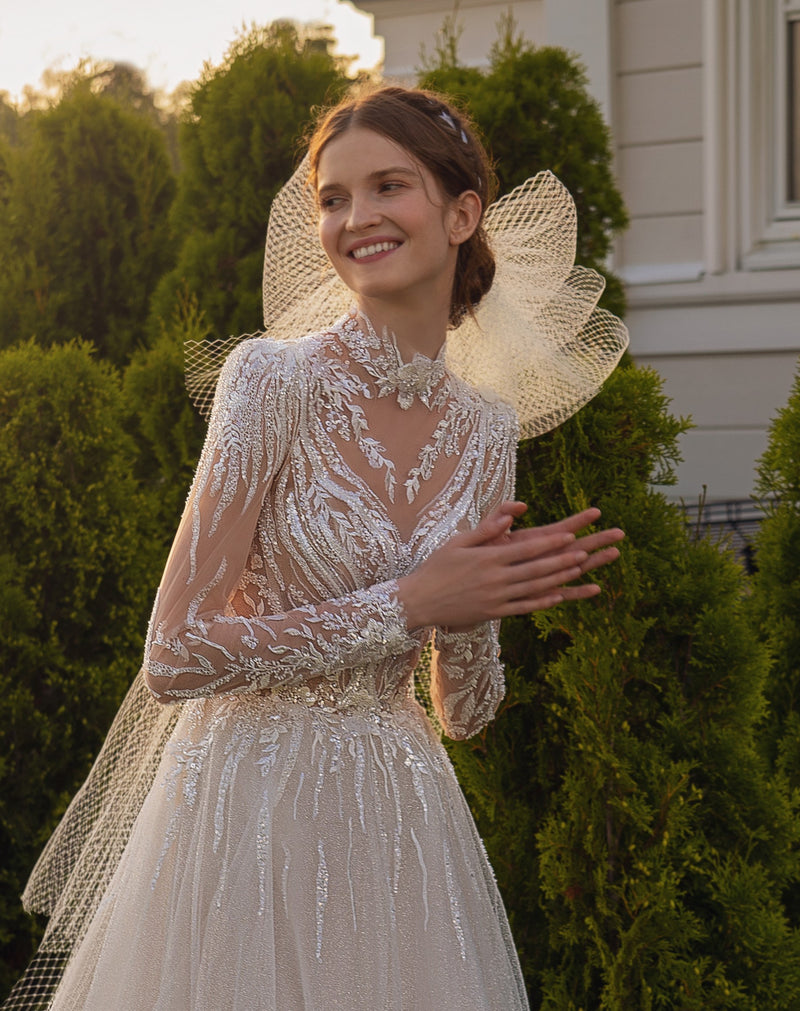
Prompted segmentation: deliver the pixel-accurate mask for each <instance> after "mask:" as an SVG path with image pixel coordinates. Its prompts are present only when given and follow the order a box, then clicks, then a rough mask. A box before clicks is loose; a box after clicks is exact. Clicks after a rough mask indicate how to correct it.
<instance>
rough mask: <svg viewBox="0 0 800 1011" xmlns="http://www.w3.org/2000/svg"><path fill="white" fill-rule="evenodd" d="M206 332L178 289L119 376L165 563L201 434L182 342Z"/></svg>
mask: <svg viewBox="0 0 800 1011" xmlns="http://www.w3.org/2000/svg"><path fill="white" fill-rule="evenodd" d="M208 336H209V332H208V326H207V324H206V322H205V317H204V315H203V313H202V310H200V308H199V307H198V304H197V298H196V297H195V296H194V295H190V294H189V293H188V292H182V293H181V294H180V296H179V301H178V303H177V305H176V307H175V311H174V313H173V316H172V319H171V320H170V321H169V324H165V325H162V328H161V333H160V335H159V337H158V338H157V340H156V341H155V343H154V344H153V346H152V347H150V348H140V349H139V350H138V351H136V352H135V354H134V356H133V358H132V359H131V362H130V365H128V368H127V369H126V370H125V375H124V378H123V403H124V407H125V412H126V417H127V425H126V427H127V430H128V431H129V432H130V433H131V434H132V435H133V437H134V438H135V440H136V443H137V446H138V454H137V460H136V469H135V473H136V475H137V477H138V478H139V481H140V483H141V485H142V487H143V488H145V489H147V490H148V492H149V494H150V497H151V499H152V505H151V515H152V519H153V523H154V532H155V537H156V539H157V542H158V543H159V544H160V545H161V546H162V549H163V551H164V560H165V561H166V552H167V550H168V548H169V545H170V543H171V541H172V538H173V536H174V534H175V530H176V528H177V526H178V521H179V520H180V518H181V513H182V511H183V504H184V500H185V498H186V493H187V491H188V489H189V485H190V483H191V480H192V476H193V474H194V469H195V466H196V464H197V458H198V456H199V455H200V450H201V448H202V445H203V439H204V438H205V433H206V425H205V421H204V420H203V419H202V418H201V416H200V414H199V413H198V412H197V410H196V409H195V408H194V406H193V405H192V403H191V401H190V400H189V396H188V394H187V392H186V385H185V381H184V359H183V345H184V342H185V341H187V340H196V341H201V340H203V339H204V338H206V337H208Z"/></svg>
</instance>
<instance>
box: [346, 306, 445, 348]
mask: <svg viewBox="0 0 800 1011" xmlns="http://www.w3.org/2000/svg"><path fill="white" fill-rule="evenodd" d="M358 307H359V309H360V310H361V311H362V312H363V313H364V315H365V316H366V317H367V318H368V319H369V321H370V323H372V325H373V327H374V328H375V330H376V331H377V332H378V333H380V332H381V331H382V330H383V328H384V327H386V329H387V330H388V331H389V332H390V333H391V334H393V335H394V339H395V343H396V344H397V350H398V351H399V352H400V355H401V357H402V359H403V361H411V359H412V358H413V357H414V355H415V354H422V355H425V356H426V357H428V358H435V357H436V356H437V355H438V353H439V351H440V349H441V347H442V345H443V344H444V341H445V338H446V336H447V323H448V315H449V313H448V311H447V310H445V311H439V312H436V311H435V310H434V311H431V310H430V309H426V310H425V311H422V310H421V309H415V308H412V307H409V306H406V305H402V306H397V307H393V306H388V307H387V306H386V305H384V304H382V303H378V302H376V301H373V300H371V299H368V298H360V299H359V300H358Z"/></svg>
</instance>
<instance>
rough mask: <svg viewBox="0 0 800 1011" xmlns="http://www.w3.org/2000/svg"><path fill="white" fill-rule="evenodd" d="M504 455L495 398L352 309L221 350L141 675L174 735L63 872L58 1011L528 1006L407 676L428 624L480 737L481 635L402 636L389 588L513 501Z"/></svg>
mask: <svg viewBox="0 0 800 1011" xmlns="http://www.w3.org/2000/svg"><path fill="white" fill-rule="evenodd" d="M516 443H517V427H516V419H515V415H514V411H513V409H512V408H510V407H509V406H507V405H506V404H504V403H502V402H499V401H492V400H491V399H487V397H486V396H484V395H481V394H479V393H478V392H476V391H475V390H474V389H472V388H471V387H470V386H468V385H467V384H466V383H464V382H463V381H462V380H460V379H458V378H457V377H456V376H455V375H453V374H452V373H451V372H450V371H449V370H448V369H447V368H446V367H445V365H444V358H443V357H440V358H438V359H436V360H430V359H427V358H424V357H423V356H417V357H415V358H414V360H413V361H412V362H409V363H403V362H402V360H401V358H400V356H399V353H398V352H397V349H396V346H395V344H394V342H393V340H392V338H391V337H390V336H387V335H385V334H377V333H375V331H374V330H373V329H372V328H371V326H370V325H369V322H368V320H366V319H365V318H364V317H363V316H361V315H359V314H357V313H355V312H351V313H350V314H348V315H347V316H346V317H344V318H343V319H342V320H340V321H339V322H338V323H337V324H335V325H334V326H333V327H332V328H331V329H330V330H328V331H326V332H324V333H320V334H316V335H310V336H308V337H305V338H302V339H299V340H294V341H291V342H281V341H276V340H272V339H263V338H253V339H249V340H245V341H243V342H242V343H241V344H240V345H239V346H238V347H237V348H236V349H235V350H234V351H233V353H232V354H231V355H230V357H229V358H228V361H227V362H226V365H225V367H224V370H223V373H222V376H221V379H220V382H219V385H218V390H217V395H216V399H215V405H214V409H213V412H212V418H211V422H210V426H209V432H208V438H207V441H206V444H205V447H204V450H203V453H202V456H201V459H200V463H199V465H198V469H197V473H196V476H195V480H194V484H193V486H192V489H191V492H190V494H189V499H188V502H187V506H186V511H185V514H184V517H183V520H182V522H181V525H180V527H179V530H178V533H177V536H176V539H175V543H174V545H173V549H172V552H171V554H170V558H169V560H168V563H167V567H166V570H165V574H164V578H163V580H162V583H161V586H160V588H159V591H158V595H157V598H156V602H155V606H154V611H153V616H152V620H151V624H150V629H149V632H148V639H147V645H146V653H145V664H144V668H143V671H142V674H141V675H140V684H139V685H138V687H137V688H135V689H134V694H135V697H136V698H137V699H138V703H137V704H138V705H140V706H152V707H156V708H160V711H163V712H164V713H165V714H168V715H167V716H166V717H165V720H167V719H168V720H169V723H168V724H167V723H166V722H165V724H164V726H165V730H164V737H165V738H166V744H165V746H164V747H163V751H162V753H161V755H160V758H158V757H156V758H154V759H153V771H152V772H151V773H150V775H149V778H148V785H149V783H152V785H149V789H148V792H146V796H144V799H143V802H142V803H141V804H138V802H137V804H138V808H137V809H138V814H137V816H136V818H135V821H133V823H132V827H131V828H130V832H129V837H127V836H126V842H125V845H124V849H122V851H121V855H120V856H119V858H118V859H117V858H114V861H113V865H114V866H113V868H112V871H113V873H112V872H111V871H109V872H108V873H107V874H100V873H99V872H98V875H97V880H96V881H94V882H93V881H92V874H93V866H91V865H90V864H91V862H90V861H88V862H85V863H86V866H85V867H84V869H83V871H82V872H81V871H80V868H79V869H78V872H77V873H78V875H79V877H80V874H81V873H83V875H84V877H85V879H86V887H87V888H89V889H90V890H91V889H92V888H94V889H95V891H96V892H97V901H96V902H95V903H94V905H95V906H96V909H94V910H93V912H92V915H91V916H87V917H85V920H86V922H85V923H81V924H80V925H79V927H76V928H75V930H74V931H73V933H74V934H77V936H73V937H71V938H70V942H71V943H73V944H74V950H73V953H72V955H71V958H70V960H69V962H68V964H67V966H66V970H65V972H64V975H63V978H62V981H61V983H60V985H59V987H58V990H57V991H56V994H55V997H54V999H53V1001H52V1004H51V1005H50V1006H51V1007H52V1008H53V1009H54V1011H67V1009H76V1011H77V1009H81V1011H112V1009H113V1011H266V1009H278V1011H295V1009H297V1011H300V1009H306V1011H322V1009H326V1011H327V1009H330V1011H338V1009H345V1008H346V1009H348V1011H350V1009H359V1011H367V1009H369V1011H382V1009H392V1011H400V1009H403V1011H427V1009H437V1011H447V1009H452V1011H464V1009H471V1011H477V1009H498V1011H513V1009H517V1008H527V1006H528V1004H527V999H526V996H525V989H524V985H523V982H522V977H521V973H520V968H519V963H518V960H517V955H516V952H515V949H514V945H513V942H512V938H511V935H510V932H509V927H508V923H507V919H506V915H505V912H504V909H503V906H502V902H501V900H500V897H499V895H498V891H497V888H496V885H495V881H494V878H493V875H492V871H491V869H490V867H489V865H488V862H487V858H486V855H485V852H484V849H483V846H482V843H481V841H480V839H479V837H478V835H477V832H476V829H475V826H474V823H473V820H472V817H471V815H470V812H469V810H468V808H467V805H466V803H465V801H464V798H463V795H462V793H461V790H460V789H459V786H458V783H457V782H456V778H455V775H454V773H453V769H452V767H451V765H450V762H449V760H448V758H447V755H446V753H445V751H444V748H443V747H442V744H441V742H440V740H439V736H438V734H437V732H436V731H435V730H434V728H433V727H432V725H431V722H430V720H429V718H428V716H427V715H426V713H425V711H424V710H423V708H422V707H421V706H420V705H419V704H418V702H417V701H416V700H415V696H414V683H413V672H414V670H415V667H416V666H417V664H418V661H419V658H420V652H421V650H422V648H423V647H424V646H425V644H426V643H427V642H428V640H429V639H430V637H431V634H432V636H433V638H432V646H431V663H430V670H431V673H430V697H431V700H432V703H433V706H434V708H435V712H436V714H437V716H438V720H439V721H440V723H441V726H442V727H443V729H444V731H445V732H446V733H447V734H449V735H450V736H452V737H457V738H463V737H467V736H470V735H472V734H474V733H476V732H477V731H479V730H480V729H481V728H482V727H483V726H484V725H485V724H486V723H487V722H488V721H489V720H490V719H491V718H492V716H493V714H494V712H495V709H496V707H497V705H498V703H499V701H500V699H501V698H502V695H503V691H504V681H503V671H502V667H501V665H500V662H499V659H498V641H497V634H498V627H497V624H496V623H487V624H485V625H482V626H480V627H478V628H477V629H476V630H475V631H474V632H469V633H463V632H462V633H454V632H449V631H447V630H446V629H435V630H430V629H421V628H420V629H409V628H407V626H406V622H405V619H404V615H403V610H402V606H401V605H400V603H399V602H398V599H397V595H396V582H395V580H396V579H397V578H399V577H400V576H402V575H403V574H405V573H408V572H409V571H411V570H412V569H413V568H414V567H415V566H417V565H418V564H419V563H420V562H421V561H422V560H424V559H425V558H427V557H428V556H429V555H430V554H431V552H433V551H434V549H435V548H437V547H438V546H440V545H441V544H443V543H444V542H445V541H446V540H447V539H448V538H450V537H451V536H452V535H453V534H454V533H455V532H456V531H459V530H465V529H468V528H471V527H473V526H475V525H476V524H477V523H478V521H479V520H480V518H481V517H482V516H484V515H486V514H487V512H489V511H490V510H491V509H492V508H493V507H495V506H496V505H497V504H498V503H499V502H501V501H502V500H503V499H507V498H509V497H511V496H512V493H513V475H514V454H515V450H516ZM144 685H146V686H147V688H149V691H150V693H152V695H154V696H155V697H156V698H157V699H158V700H159V701H160V702H161V703H174V705H169V704H168V705H164V706H161V707H159V701H154V700H153V699H152V697H151V695H148V694H147V693H146V692H145V688H144ZM137 693H138V694H137ZM132 732H134V733H135V731H132ZM78 803H80V799H79V800H78ZM111 817H112V818H113V814H112V816H111ZM120 817H121V815H120ZM74 873H75V872H73V874H74ZM101 886H102V887H101ZM67 919H69V916H68V915H67ZM31 1006H33V1005H31Z"/></svg>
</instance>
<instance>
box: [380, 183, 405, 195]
mask: <svg viewBox="0 0 800 1011" xmlns="http://www.w3.org/2000/svg"><path fill="white" fill-rule="evenodd" d="M402 186H403V184H402V183H390V182H386V183H381V187H380V189H381V193H385V192H387V191H391V190H399V189H402Z"/></svg>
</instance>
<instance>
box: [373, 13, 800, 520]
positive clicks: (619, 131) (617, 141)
mask: <svg viewBox="0 0 800 1011" xmlns="http://www.w3.org/2000/svg"><path fill="white" fill-rule="evenodd" d="M357 6H359V7H361V8H363V9H365V10H368V11H370V12H372V13H373V14H374V15H375V30H376V34H382V35H383V36H384V38H385V41H386V67H385V69H386V74H387V76H402V75H403V74H404V75H405V76H406V79H413V74H412V73H411V72H412V71H413V68H414V66H416V65H418V63H419V60H418V58H417V57H418V54H419V50H420V44H421V43H422V42H425V44H426V45H427V46H428V47H429V48H430V46H431V40H432V39H433V37H434V35H435V32H436V30H437V29H438V28H439V27H440V26H441V24H442V21H443V18H444V17H446V16H447V15H448V14H451V13H452V10H453V5H452V3H446V2H442V0H430V2H428V0H411V2H404V0H371V2H364V3H358V4H357ZM508 8H509V5H508V4H507V3H502V2H501V3H496V2H483V3H481V2H479V0H472V2H468V0H462V2H461V4H460V13H459V22H460V24H461V25H462V27H463V34H462V37H461V56H462V59H463V60H464V62H465V63H468V64H471V65H475V66H481V65H485V64H486V60H487V56H488V51H489V48H490V45H491V42H492V41H493V40H494V38H495V37H496V30H495V25H496V23H497V19H498V16H499V14H500V13H502V12H504V11H505V10H507V9H508ZM511 8H512V11H513V14H514V17H515V18H516V20H517V23H518V25H519V27H520V28H521V30H522V31H523V34H524V35H525V36H526V37H527V38H528V39H530V40H531V41H533V42H534V43H536V44H540V45H544V44H548V45H560V46H563V47H564V48H566V49H568V50H570V51H571V52H573V53H575V54H576V55H577V56H578V57H579V59H580V60H581V61H582V62H583V63H584V64H585V66H586V68H587V72H588V76H589V81H590V89H591V91H592V92H593V94H594V95H595V97H596V98H597V100H598V101H599V102H600V104H601V106H602V108H603V110H604V112H605V115H606V118H607V120H608V122H609V124H610V126H611V130H612V134H613V138H614V146H615V157H616V167H617V172H618V176H619V180H620V185H621V189H622V192H623V195H624V197H625V200H626V203H627V205H628V208H629V211H630V214H631V226H630V228H629V230H628V231H627V232H626V234H625V235H624V236H623V237H622V238H621V239H620V241H619V243H618V245H617V249H616V252H615V257H614V263H613V267H614V269H615V271H616V272H617V273H619V274H620V275H621V276H622V277H623V279H624V280H625V281H626V284H627V289H628V298H629V312H628V316H627V320H626V322H627V323H628V326H629V328H630V331H631V350H632V352H633V355H634V357H635V358H636V360H637V361H638V362H639V363H640V364H643V365H650V366H653V367H654V368H656V369H657V370H658V371H659V372H660V373H661V375H662V376H663V377H664V381H665V390H666V392H667V394H668V396H670V397H671V398H672V401H673V408H674V410H675V412H676V413H678V414H683V415H691V416H692V418H693V420H694V423H695V426H696V427H695V428H694V429H693V430H692V431H691V432H690V433H688V434H687V435H686V436H684V438H683V442H682V452H683V456H684V462H683V463H682V465H681V466H680V468H679V472H678V478H679V481H678V485H677V486H676V487H675V488H674V489H673V490H672V492H671V494H673V495H674V496H675V497H681V498H684V499H685V500H687V501H693V500H695V499H696V498H697V497H698V496H699V495H700V494H701V493H702V492H703V489H704V487H705V489H706V494H707V496H708V498H709V499H710V500H712V501H713V500H724V499H746V498H748V497H749V496H750V495H751V493H752V492H753V488H754V467H755V463H756V460H757V458H758V457H759V456H760V454H761V453H762V452H763V450H764V448H765V446H766V440H767V429H768V425H769V422H770V419H771V418H772V417H773V416H774V414H775V412H776V410H777V409H778V408H779V407H780V406H782V404H783V403H784V402H785V401H786V398H787V396H788V393H789V390H790V387H791V384H792V379H793V375H794V372H795V368H796V364H797V357H798V353H800V204H795V205H791V206H788V205H786V203H785V201H784V202H783V203H781V199H780V196H781V194H780V192H779V190H780V186H779V183H778V182H776V180H777V179H778V176H779V174H780V171H779V170H780V168H781V165H782V164H783V163H782V162H781V158H782V157H783V154H782V149H781V136H780V130H781V128H782V124H783V122H784V119H783V118H782V117H785V110H784V109H783V107H782V104H781V103H782V100H783V92H782V91H781V88H782V86H783V85H782V81H781V77H780V74H781V66H782V64H781V59H782V55H781V54H782V53H784V51H785V46H784V41H783V39H782V36H781V28H782V24H783V21H782V19H785V18H786V17H790V16H798V14H800V0H525V2H515V3H513V4H512V5H511ZM776 187H777V189H776Z"/></svg>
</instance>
